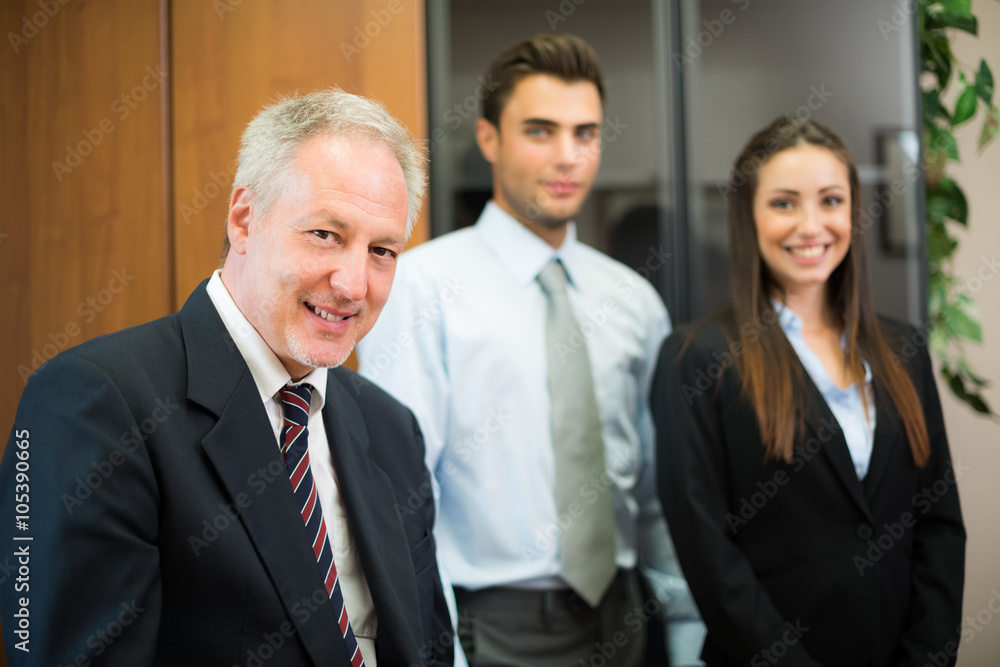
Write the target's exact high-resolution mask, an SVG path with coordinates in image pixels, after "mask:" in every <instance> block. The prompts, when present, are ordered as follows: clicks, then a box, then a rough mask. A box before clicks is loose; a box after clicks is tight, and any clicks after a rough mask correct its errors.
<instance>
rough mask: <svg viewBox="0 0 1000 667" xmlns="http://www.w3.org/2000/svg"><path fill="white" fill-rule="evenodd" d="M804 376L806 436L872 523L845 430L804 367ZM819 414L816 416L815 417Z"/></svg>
mask: <svg viewBox="0 0 1000 667" xmlns="http://www.w3.org/2000/svg"><path fill="white" fill-rule="evenodd" d="M803 375H804V376H805V377H804V379H805V381H806V383H807V386H808V387H809V400H808V401H807V405H809V404H810V403H811V407H807V416H806V430H807V431H808V433H809V437H815V438H816V439H818V440H819V441H820V442H821V443H822V445H823V455H824V456H825V457H826V459H827V462H828V463H829V464H830V467H831V468H833V472H834V474H835V475H836V476H837V477H838V478H839V480H840V482H841V484H842V485H843V487H844V490H845V491H846V492H847V495H849V496H850V497H851V498H852V499H853V500H854V502H855V503H856V504H857V505H858V508H859V509H861V511H862V512H863V513H864V515H865V517H866V518H867V519H868V521H869V523H873V522H874V519H873V518H872V514H871V509H870V508H869V507H868V500H867V499H866V498H865V494H864V490H863V489H862V487H861V481H860V480H859V479H858V473H857V472H856V471H855V470H854V462H853V461H852V460H851V452H850V450H849V449H848V448H847V440H846V439H845V438H844V430H843V429H842V428H841V427H840V423H839V422H838V421H837V418H836V417H834V416H833V412H831V411H830V407H829V406H828V405H827V404H826V399H824V398H823V394H821V393H820V391H819V389H818V388H817V387H816V385H815V384H814V383H813V381H812V378H810V377H809V374H808V373H806V372H805V369H803ZM816 417H818V419H816Z"/></svg>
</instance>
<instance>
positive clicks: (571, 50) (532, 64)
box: [483, 34, 604, 127]
mask: <svg viewBox="0 0 1000 667" xmlns="http://www.w3.org/2000/svg"><path fill="white" fill-rule="evenodd" d="M532 74H549V75H551V76H554V77H556V78H558V79H562V80H563V81H566V82H567V83H573V82H576V81H589V82H591V83H592V84H594V85H595V86H596V87H597V92H598V94H599V95H600V96H601V102H602V103H603V102H604V77H603V75H602V74H601V63H600V62H599V61H598V60H597V54H596V53H594V49H592V48H591V47H590V45H589V44H587V43H586V42H585V41H583V40H582V39H580V38H579V37H577V36H575V35H550V34H541V35H535V36H534V37H529V38H527V39H524V40H521V41H520V42H518V43H516V44H514V45H513V46H511V47H510V48H509V49H507V50H506V51H504V52H503V53H501V54H500V55H499V56H497V58H496V59H495V60H494V61H493V63H492V64H491V65H490V69H489V71H487V73H486V80H487V81H493V82H496V83H498V84H499V85H498V86H496V87H495V88H493V89H492V90H490V89H489V88H487V91H488V94H487V96H486V98H485V99H484V100H483V118H485V119H486V120H488V121H490V122H491V123H493V124H494V125H496V126H497V127H499V126H500V113H501V112H502V111H503V108H504V105H505V104H507V100H509V99H510V94H511V92H512V91H513V90H514V86H515V85H517V82H518V81H520V80H521V79H523V78H524V77H526V76H530V75H532Z"/></svg>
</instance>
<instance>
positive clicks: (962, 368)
mask: <svg viewBox="0 0 1000 667" xmlns="http://www.w3.org/2000/svg"><path fill="white" fill-rule="evenodd" d="M958 370H959V372H960V373H961V374H962V375H963V376H964V377H965V379H967V380H968V381H969V382H971V383H972V384H974V385H976V386H977V387H980V388H982V387H988V386H990V381H989V380H987V379H986V378H981V377H979V376H978V375H976V373H975V372H974V371H973V370H972V369H971V368H969V364H968V362H966V361H965V360H964V359H963V360H960V361H959V362H958Z"/></svg>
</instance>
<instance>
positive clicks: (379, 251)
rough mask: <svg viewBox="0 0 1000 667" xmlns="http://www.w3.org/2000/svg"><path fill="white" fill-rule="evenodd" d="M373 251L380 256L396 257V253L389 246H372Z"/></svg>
mask: <svg viewBox="0 0 1000 667" xmlns="http://www.w3.org/2000/svg"><path fill="white" fill-rule="evenodd" d="M372 252H373V253H375V254H376V255H377V256H379V257H395V256H396V253H394V252H393V251H392V250H389V249H388V248H372Z"/></svg>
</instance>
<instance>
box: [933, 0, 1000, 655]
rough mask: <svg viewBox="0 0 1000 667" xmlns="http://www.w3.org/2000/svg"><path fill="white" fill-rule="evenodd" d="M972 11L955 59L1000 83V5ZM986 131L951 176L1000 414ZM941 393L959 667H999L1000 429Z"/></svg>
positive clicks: (994, 171)
mask: <svg viewBox="0 0 1000 667" xmlns="http://www.w3.org/2000/svg"><path fill="white" fill-rule="evenodd" d="M972 10H973V12H974V13H975V14H976V15H977V16H978V17H979V37H978V38H976V37H972V36H969V35H966V34H964V33H960V34H959V35H958V36H957V37H956V39H955V56H956V57H957V58H958V60H959V62H961V63H964V64H965V65H968V66H971V67H978V66H979V59H980V58H985V59H986V60H987V62H989V63H990V65H991V66H992V69H993V72H994V76H1000V3H997V2H988V1H986V0H976V2H973V3H972ZM951 99H952V100H954V99H955V91H954V90H952V91H951ZM994 101H995V102H997V101H1000V97H996V98H994ZM979 127H980V123H979V122H978V121H976V122H974V123H970V124H969V125H967V126H965V127H963V128H962V129H961V130H960V131H959V132H957V135H958V143H959V150H960V152H961V156H962V160H963V162H962V164H961V165H960V166H957V167H954V168H953V169H952V172H953V174H954V176H955V178H956V180H957V181H958V182H959V183H961V185H962V187H963V188H965V193H966V195H967V196H968V198H969V229H968V233H963V234H959V237H960V239H961V241H960V243H961V245H960V247H959V251H958V254H957V257H956V260H955V273H956V275H958V276H959V278H960V279H961V282H962V284H963V285H965V286H967V289H968V291H969V293H970V294H971V296H972V297H973V298H974V299H975V302H976V305H977V310H978V312H979V316H980V319H981V321H982V325H983V345H982V346H969V348H968V355H969V359H970V361H971V362H972V364H973V367H974V368H975V369H976V370H977V371H979V372H980V373H981V374H983V375H985V376H986V377H988V378H990V379H991V380H993V387H991V388H990V389H988V390H987V391H986V392H985V394H986V398H987V400H988V401H989V402H990V404H991V405H992V406H993V409H994V410H995V411H1000V308H998V306H1000V265H998V263H997V262H998V260H1000V199H998V198H997V183H998V182H1000V142H997V143H994V144H993V145H992V146H990V147H989V148H988V149H986V151H985V152H984V153H982V154H979V152H978V151H977V150H976V139H977V138H978V136H979ZM938 386H939V390H940V392H941V395H942V403H943V404H944V413H945V415H944V416H945V423H946V426H947V428H948V437H949V439H950V442H951V447H952V454H953V456H954V457H955V461H956V463H961V465H962V467H961V468H956V469H957V470H960V471H961V470H964V472H963V473H962V477H961V478H960V479H959V482H958V490H959V494H960V495H961V498H962V511H963V512H964V515H965V525H966V529H967V530H968V534H969V542H968V552H967V553H968V555H967V558H966V565H965V567H966V571H965V572H966V575H965V604H964V606H965V614H964V618H965V619H966V620H965V624H964V626H963V630H964V634H963V641H962V646H961V648H960V650H959V660H958V665H959V667H993V666H994V665H996V664H997V663H998V656H1000V565H998V563H1000V521H997V508H998V507H1000V423H997V422H994V421H990V420H988V419H983V418H981V417H977V416H975V415H974V414H972V412H970V410H969V409H968V408H967V407H965V406H964V405H961V404H959V403H958V401H956V400H955V399H954V398H952V397H951V394H950V392H948V390H947V388H946V387H945V386H944V384H943V383H941V382H939V383H938Z"/></svg>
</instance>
